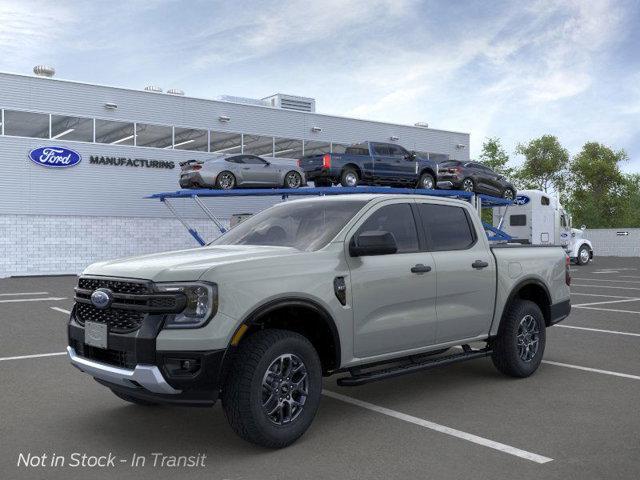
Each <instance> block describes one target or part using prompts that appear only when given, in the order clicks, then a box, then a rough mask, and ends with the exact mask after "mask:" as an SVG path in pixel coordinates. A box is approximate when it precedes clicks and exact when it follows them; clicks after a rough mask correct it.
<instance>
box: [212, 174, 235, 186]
mask: <svg viewBox="0 0 640 480" xmlns="http://www.w3.org/2000/svg"><path fill="white" fill-rule="evenodd" d="M235 186H236V177H235V176H234V175H233V173H231V172H226V171H225V172H220V173H219V174H218V176H217V178H216V187H218V188H219V189H221V190H231V189H232V188H233V187H235Z"/></svg>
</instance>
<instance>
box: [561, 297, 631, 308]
mask: <svg viewBox="0 0 640 480" xmlns="http://www.w3.org/2000/svg"><path fill="white" fill-rule="evenodd" d="M638 300H640V298H627V299H625V300H605V301H602V302H591V303H578V304H577V305H572V307H588V306H590V305H604V304H606V303H623V302H637V301H638Z"/></svg>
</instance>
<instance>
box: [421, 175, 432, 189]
mask: <svg viewBox="0 0 640 480" xmlns="http://www.w3.org/2000/svg"><path fill="white" fill-rule="evenodd" d="M421 187H422V188H424V189H427V190H431V189H433V178H431V177H429V176H425V177H424V178H423V179H422V185H421Z"/></svg>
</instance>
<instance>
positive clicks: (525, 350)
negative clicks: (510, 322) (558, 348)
mask: <svg viewBox="0 0 640 480" xmlns="http://www.w3.org/2000/svg"><path fill="white" fill-rule="evenodd" d="M516 339H517V346H518V356H519V357H520V360H522V361H523V362H526V363H529V362H530V361H531V360H533V358H534V357H535V356H536V354H537V353H538V347H539V346H540V331H539V330H538V322H537V321H536V319H535V318H534V317H533V316H532V315H525V316H524V317H523V318H522V320H520V323H519V324H518V333H517V335H516Z"/></svg>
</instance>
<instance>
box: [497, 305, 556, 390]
mask: <svg viewBox="0 0 640 480" xmlns="http://www.w3.org/2000/svg"><path fill="white" fill-rule="evenodd" d="M545 329H546V325H545V321H544V316H543V315H542V312H541V311H540V307H538V305H536V304H535V303H533V302H531V301H529V300H519V299H518V300H514V301H513V302H512V303H511V305H510V306H509V307H508V310H507V312H506V313H505V315H504V317H503V319H502V322H501V323H500V328H499V329H498V336H497V337H496V339H495V340H494V342H493V354H492V356H491V359H492V360H493V364H494V365H495V366H496V368H497V369H498V370H500V371H501V372H502V373H504V374H505V375H509V376H511V377H528V376H529V375H531V374H532V373H533V372H535V371H536V370H537V369H538V367H539V366H540V362H541V361H542V355H543V354H544V347H545V343H546V330H545Z"/></svg>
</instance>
